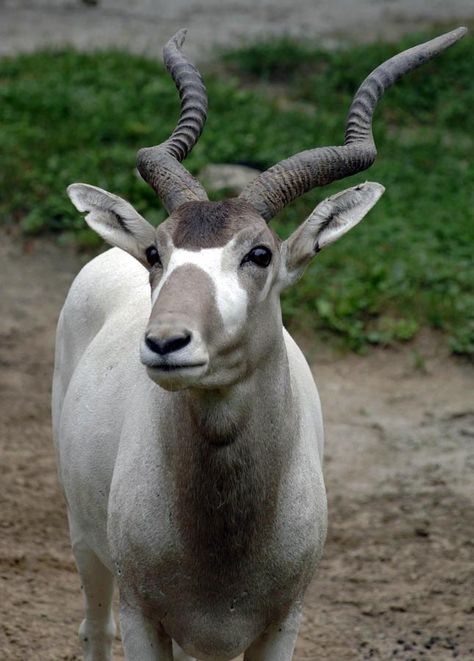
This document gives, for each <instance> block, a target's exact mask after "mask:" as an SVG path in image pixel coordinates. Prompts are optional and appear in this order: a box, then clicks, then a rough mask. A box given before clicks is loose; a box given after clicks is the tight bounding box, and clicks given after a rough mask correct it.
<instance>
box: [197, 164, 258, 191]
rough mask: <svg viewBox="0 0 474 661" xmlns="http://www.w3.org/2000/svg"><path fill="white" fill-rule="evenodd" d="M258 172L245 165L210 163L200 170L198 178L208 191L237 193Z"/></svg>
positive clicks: (256, 175)
mask: <svg viewBox="0 0 474 661" xmlns="http://www.w3.org/2000/svg"><path fill="white" fill-rule="evenodd" d="M259 174H260V170H256V169H255V168H250V167H248V166H247V165H233V164H232V163H211V164H210V165H207V166H206V167H205V168H204V169H203V170H202V171H201V173H200V175H199V179H200V180H201V181H202V182H203V183H204V185H205V186H206V188H207V189H208V190H210V191H221V190H227V191H229V192H230V193H233V194H234V195H238V194H239V193H241V192H242V190H243V189H244V188H245V186H247V184H249V183H250V182H251V181H253V180H254V179H255V178H256V177H258V175H259Z"/></svg>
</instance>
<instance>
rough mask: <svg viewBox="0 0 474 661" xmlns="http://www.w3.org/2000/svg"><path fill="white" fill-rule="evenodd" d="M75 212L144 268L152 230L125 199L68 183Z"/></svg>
mask: <svg viewBox="0 0 474 661" xmlns="http://www.w3.org/2000/svg"><path fill="white" fill-rule="evenodd" d="M67 192H68V195H69V197H70V198H71V201H72V203H73V204H74V206H75V207H76V209H78V211H81V212H84V211H87V212H88V213H87V215H86V217H85V219H86V222H87V224H88V225H89V227H91V228H92V229H93V230H94V231H95V232H97V233H98V234H99V235H100V236H101V237H102V238H103V239H104V240H105V241H107V243H110V244H111V245H113V246H117V247H118V248H122V250H125V251H126V252H128V253H129V254H130V255H133V257H135V258H136V259H138V260H139V261H140V262H141V263H142V264H144V265H145V266H147V267H148V266H149V262H148V260H147V256H146V251H147V249H148V248H150V247H152V246H154V245H155V240H156V235H155V229H154V227H153V226H152V225H151V224H150V223H149V222H148V221H147V220H145V218H143V217H142V216H141V215H140V214H139V213H138V212H137V211H135V209H134V208H133V207H132V205H131V204H129V203H128V202H127V201H126V200H124V199H122V198H121V197H119V196H118V195H114V194H113V193H108V192H107V191H105V190H102V188H97V187H96V186H89V185H88V184H72V185H71V186H69V187H68V189H67Z"/></svg>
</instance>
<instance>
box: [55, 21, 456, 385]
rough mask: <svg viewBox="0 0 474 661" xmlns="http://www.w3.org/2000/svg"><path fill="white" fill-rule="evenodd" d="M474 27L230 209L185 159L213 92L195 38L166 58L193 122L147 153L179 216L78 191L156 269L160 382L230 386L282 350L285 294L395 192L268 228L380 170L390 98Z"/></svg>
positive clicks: (149, 170) (150, 341)
mask: <svg viewBox="0 0 474 661" xmlns="http://www.w3.org/2000/svg"><path fill="white" fill-rule="evenodd" d="M465 32H466V30H465V29H464V28H458V29H457V30H453V31H452V32H449V33H447V34H444V35H441V36H440V37H437V38H436V39H433V40H431V41H428V42H426V43H424V44H421V45H419V46H415V47H414V48H411V49H409V50H407V51H404V52H403V53H400V54H398V55H396V56H395V57H393V58H391V59H390V60H387V61H386V62H384V63H383V64H382V65H380V66H379V67H377V68H376V69H375V70H374V71H373V72H372V73H371V74H370V75H369V76H368V77H367V78H366V79H365V81H364V82H363V83H362V85H361V86H360V88H359V90H358V91H357V92H356V94H355V96H354V99H353V101H352V105H351V107H350V110H349V114H348V117H347V122H346V132H345V141H344V144H343V145H341V146H336V147H321V148H315V149H309V150H307V151H303V152H301V153H299V154H296V155H294V156H292V157H291V158H288V159H286V160H284V161H281V162H280V163H278V164H276V165H274V166H273V167H271V168H270V169H269V170H267V171H266V172H263V173H262V174H261V175H259V176H258V177H257V179H255V180H254V181H253V182H251V183H250V184H249V185H247V186H246V188H245V189H244V190H243V191H242V192H241V194H240V195H239V197H237V198H233V199H227V200H224V201H221V202H209V201H208V198H207V195H206V192H205V190H204V188H203V187H202V186H201V184H200V183H199V182H198V181H197V180H196V179H195V178H194V177H193V176H191V174H190V173H189V172H188V171H187V170H186V169H185V168H184V166H183V165H182V164H181V162H182V161H183V160H184V158H185V157H186V156H187V155H188V154H189V152H190V151H191V149H192V148H193V146H194V145H195V144H196V142H197V140H198V138H199V136H200V134H201V132H202V129H203V126H204V123H205V121H206V116H207V94H206V89H205V87H204V83H203V81H202V78H201V76H200V74H199V72H198V71H197V69H196V68H195V67H194V66H193V65H192V64H191V63H190V62H189V61H188V60H187V58H186V57H185V56H184V55H183V53H182V52H181V47H182V44H183V41H184V37H185V31H184V30H181V31H179V32H178V33H177V34H176V35H175V36H174V37H173V38H172V39H171V40H170V41H169V42H168V43H167V44H166V46H165V48H164V61H165V65H166V67H167V69H168V71H169V72H170V74H171V76H172V77H173V80H174V82H175V84H176V87H177V89H178V92H179V95H180V100H181V115H180V119H179V121H178V124H177V126H176V128H175V130H174V131H173V133H172V135H171V136H170V138H169V139H168V140H167V141H166V142H164V143H162V144H160V145H158V146H155V147H150V148H146V149H141V150H140V151H139V153H138V170H139V172H140V174H141V176H142V177H143V179H145V181H146V182H148V184H150V186H152V187H153V189H154V190H155V191H156V193H157V194H158V196H159V197H160V198H161V200H162V202H163V204H164V206H165V207H166V209H167V211H168V213H169V217H168V218H167V220H166V221H164V222H163V223H162V224H161V225H159V227H158V228H155V227H153V226H152V225H151V224H150V223H149V222H148V221H147V220H145V218H143V217H142V216H141V215H140V214H138V213H137V212H136V211H135V209H134V208H133V207H132V206H131V205H130V204H129V203H128V202H126V201H125V200H123V199H121V198H120V197H117V196H116V195H113V194H111V193H108V192H106V191H104V190H101V189H100V188H96V187H94V186H89V185H87V184H72V185H71V186H69V188H68V193H69V196H70V198H71V200H72V202H73V203H74V205H75V206H76V208H77V209H78V210H79V211H81V212H88V213H87V216H86V221H87V222H88V224H89V225H90V226H91V227H92V228H93V229H94V230H95V231H97V232H98V233H99V234H100V235H101V236H102V237H103V238H104V239H105V240H106V241H108V242H109V243H110V244H112V245H114V246H118V247H119V248H122V249H123V250H125V251H127V252H128V253H130V254H131V255H133V257H135V258H136V259H137V260H138V261H139V262H141V264H143V266H144V267H145V268H146V269H148V271H149V279H150V286H151V314H150V319H149V322H148V326H147V328H146V329H144V333H143V339H142V343H141V347H140V357H141V361H142V363H143V364H144V365H145V366H146V367H147V370H148V374H149V375H150V377H151V378H152V379H153V380H154V381H156V382H157V383H159V384H160V385H161V386H163V387H165V388H168V389H177V388H184V387H189V386H198V387H203V388H215V387H225V386H229V385H231V384H233V383H236V382H237V381H239V380H240V379H242V378H243V376H244V375H245V374H246V373H249V372H251V371H252V370H254V369H256V368H257V367H258V365H259V364H260V363H261V361H264V360H266V359H267V358H268V356H269V354H270V353H271V352H272V351H275V348H276V347H281V344H282V343H281V336H282V324H281V311H280V300H279V297H280V292H281V291H282V289H283V288H284V287H286V286H287V285H290V284H292V283H294V282H295V281H296V280H297V279H298V278H299V277H300V276H301V274H302V273H303V271H304V269H305V267H306V266H307V264H308V263H309V262H310V261H311V260H312V259H313V257H314V256H315V255H316V254H317V253H318V252H319V251H320V250H322V249H323V248H325V247H326V246H328V245H329V244H330V243H332V242H333V241H335V240H336V239H338V238H339V237H340V236H342V235H343V234H345V233H346V232H347V231H348V230H350V229H351V228H352V227H354V226H355V225H357V223H359V222H360V221H361V220H362V219H363V218H364V216H365V215H366V214H367V212H368V211H369V210H370V209H371V208H372V207H373V206H374V205H375V203H376V202H377V200H378V199H379V198H380V196H381V195H382V193H383V191H384V188H383V186H381V185H380V184H377V183H365V184H361V185H359V186H355V187H353V188H349V189H347V190H345V191H343V192H341V193H338V194H337V195H334V196H333V197H329V198H327V199H326V200H324V201H323V202H321V203H320V204H319V205H318V206H317V207H316V209H315V210H314V211H313V212H312V213H311V215H310V216H309V218H307V219H306V220H305V221H304V222H303V224H302V225H300V227H299V228H298V229H297V230H296V231H295V232H294V233H293V234H292V235H291V236H290V237H289V238H288V239H287V240H286V241H283V242H282V241H280V240H279V239H278V237H277V236H276V235H275V233H274V232H273V231H272V230H271V229H270V227H269V225H268V222H269V221H270V220H271V219H272V218H273V217H274V216H275V215H276V214H277V213H278V212H279V211H280V210H281V209H282V208H283V207H284V206H286V205H287V204H288V203H289V202H291V201H292V200H294V199H296V198H297V197H299V196H300V195H303V194H304V193H305V192H307V191H309V190H310V189H312V188H314V187H316V186H324V185H326V184H329V183H330V182H332V181H335V180H337V179H342V178H344V177H347V176H349V175H352V174H355V173H357V172H360V171H362V170H365V169H367V168H368V167H369V166H370V165H372V163H373V162H374V160H375V156H376V148H375V144H374V140H373V136H372V115H373V112H374V109H375V106H376V104H377V102H378V100H379V99H380V98H381V96H382V94H383V93H384V91H385V90H386V89H387V88H388V87H390V86H391V85H392V84H393V83H394V82H395V81H396V80H397V79H398V78H400V77H401V76H402V75H403V74H405V73H407V72H409V71H411V70H413V69H415V68H416V67H418V66H420V65H421V64H423V63H425V62H426V61H428V60H430V59H431V58H433V57H435V56H436V55H438V54H439V53H440V52H442V51H443V50H444V49H446V48H447V47H448V46H450V45H452V44H453V43H454V42H456V41H457V40H458V39H460V38H461V37H462V36H463V35H464V34H465Z"/></svg>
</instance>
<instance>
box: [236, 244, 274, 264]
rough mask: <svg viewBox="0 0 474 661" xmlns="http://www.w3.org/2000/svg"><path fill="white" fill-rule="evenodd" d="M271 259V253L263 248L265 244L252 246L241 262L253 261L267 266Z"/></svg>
mask: <svg viewBox="0 0 474 661" xmlns="http://www.w3.org/2000/svg"><path fill="white" fill-rule="evenodd" d="M271 261H272V253H271V251H270V250H268V248H265V246H257V247H256V248H252V250H251V251H250V252H249V253H247V254H246V255H245V257H244V258H243V260H242V262H241V266H242V264H245V262H253V263H254V264H256V265H257V266H263V267H265V266H268V265H269V264H270V262H271Z"/></svg>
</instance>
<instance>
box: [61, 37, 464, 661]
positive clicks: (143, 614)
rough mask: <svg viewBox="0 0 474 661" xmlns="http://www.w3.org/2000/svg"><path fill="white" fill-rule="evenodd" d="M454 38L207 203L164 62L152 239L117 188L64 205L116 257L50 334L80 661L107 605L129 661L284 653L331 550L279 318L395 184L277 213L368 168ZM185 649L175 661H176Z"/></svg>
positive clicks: (316, 456)
mask: <svg viewBox="0 0 474 661" xmlns="http://www.w3.org/2000/svg"><path fill="white" fill-rule="evenodd" d="M464 32H465V30H464V29H463V28H460V29H458V30H454V31H453V32H450V33H448V34H446V35H443V36H441V37H438V38H437V39H434V40H432V41H429V42H427V43H425V44H422V45H420V46H417V47H415V48H412V49H410V50H408V51H405V52H403V53H401V54H399V55H397V56H396V57H394V58H392V59H391V60H388V61H387V62H385V63H384V64H382V65H381V66H379V67H378V68H377V69H375V71H374V72H373V73H371V74H370V75H369V76H368V78H367V79H366V80H365V82H364V83H363V84H362V86H361V87H360V88H359V91H358V92H357V94H356V95H355V97H354V100H353V103H352V106H351V110H350V112H349V116H348V120H347V126H346V137H345V144H344V146H339V147H324V148H319V149H310V150H308V151H304V152H302V153H300V154H297V155H295V156H293V157H291V158H289V159H287V160H285V161H282V162H281V163H279V164H277V165H275V166H273V167H272V168H270V169H269V170H268V171H266V172H264V173H263V174H261V175H260V176H259V177H258V178H257V179H256V180H255V181H254V182H252V183H251V184H249V185H248V186H247V187H246V188H245V189H244V190H243V192H242V193H241V195H240V196H239V197H238V198H236V199H229V200H225V201H222V202H209V201H207V196H206V193H205V191H204V189H203V188H202V187H201V185H200V184H199V183H198V182H197V181H196V180H195V179H194V178H193V177H192V176H191V175H190V174H189V173H188V172H187V171H186V170H185V168H184V167H183V166H182V165H181V164H180V161H182V160H183V159H184V158H185V156H186V155H187V154H188V153H189V151H190V150H191V149H192V147H193V146H194V144H195V143H196V141H197V139H198V137H199V135H200V133H201V131H202V128H203V125H204V122H205V119H206V114H207V97H206V91H205V87H204V84H203V82H202V80H201V77H200V75H199V73H198V72H197V70H196V69H195V68H194V66H193V65H192V64H190V63H189V61H188V60H187V59H186V58H185V56H184V55H183V54H182V52H181V46H182V42H183V40H184V31H180V32H179V33H178V34H177V35H176V36H175V37H174V38H173V39H171V40H170V41H169V42H168V44H167V45H166V47H165V49H164V57H165V63H166V65H167V67H168V69H169V71H170V73H171V75H172V76H173V79H174V81H175V83H176V86H177V88H178V90H179V93H180V98H181V116H180V119H179V122H178V124H177V127H176V129H175V130H174V132H173V134H172V135H171V137H170V138H169V139H168V140H167V141H166V142H165V143H163V144H162V145H159V146H157V147H151V148H149V149H143V150H141V151H140V152H139V157H138V168H139V171H140V173H141V174H142V176H143V178H144V179H145V180H146V181H147V182H148V183H149V184H150V185H151V186H152V187H153V188H154V189H155V190H156V192H157V193H158V195H159V196H160V198H161V199H162V201H163V203H164V205H165V207H166V208H167V210H168V212H169V214H170V215H169V218H168V219H167V220H166V221H165V222H163V223H162V224H161V225H160V226H159V227H158V228H155V227H152V225H150V223H148V222H147V221H146V220H145V219H144V218H142V217H141V216H140V215H139V214H138V213H137V212H136V211H135V210H134V209H133V207H132V206H131V205H130V204H129V203H128V202H125V201H124V200H123V199H121V198H120V197H117V196H116V195H112V194H111V193H107V192H105V191H103V190H101V189H99V188H95V187H93V186H89V185H86V184H73V185H71V186H70V187H69V189H68V192H69V195H70V197H71V200H72V201H73V203H74V204H75V206H76V207H77V209H78V210H79V211H81V212H87V214H88V215H87V216H86V220H87V222H88V223H89V225H90V226H91V227H92V228H93V229H94V230H96V231H97V232H98V233H99V234H100V235H101V236H102V237H103V238H104V239H105V240H106V241H108V242H109V243H111V244H112V245H114V246H117V247H116V248H114V249H112V250H109V251H107V252H105V253H104V254H102V255H100V256H99V257H97V258H95V259H94V260H92V261H91V262H90V263H89V264H88V265H87V266H85V267H84V269H83V270H82V271H81V272H80V274H79V275H78V276H77V278H76V280H75V282H74V283H73V285H72V287H71V290H70V292H69V295H68V297H67V300H66V303H65V305H64V308H63V310H62V313H61V317H60V320H59V325H58V331H57V348H56V366H55V373H54V385H53V424H54V437H55V441H56V447H57V457H58V464H59V475H60V480H61V484H62V487H63V490H64V493H65V497H66V501H67V509H68V516H69V524H70V532H71V540H72V547H73V551H74V555H75V559H76V562H77V567H78V570H79V573H80V575H81V579H82V584H83V586H84V596H85V619H84V621H83V622H82V624H81V626H80V638H81V640H82V644H83V649H84V654H85V659H87V661H105V660H108V659H111V654H112V651H111V650H112V639H113V637H114V634H115V624H114V619H113V615H112V608H111V600H112V592H113V589H114V583H115V581H117V583H118V586H119V590H120V624H121V634H122V642H123V646H124V650H125V657H126V659H128V660H130V661H171V660H172V659H173V658H175V659H176V658H179V659H194V658H197V659H200V660H202V661H224V660H226V661H228V660H230V659H234V658H235V657H237V656H238V655H239V654H241V653H244V654H245V656H244V658H245V661H289V660H290V659H291V658H292V655H293V649H294V646H295V641H296V638H297V633H298V627H299V621H300V616H301V609H302V602H303V597H304V594H305V590H306V587H307V585H308V583H309V581H310V580H311V577H312V576H313V572H314V570H315V567H316V565H317V563H318V560H319V558H320V557H321V553H322V550H323V545H324V540H325V535H326V494H325V488H324V482H323V475H322V469H321V462H322V453H323V425H322V418H321V409H320V404H319V398H318V392H317V390H316V386H315V384H314V381H313V378H312V376H311V372H310V370H309V367H308V365H307V363H306V361H305V359H304V357H303V355H302V353H301V351H300V350H299V348H298V347H297V345H296V344H295V342H294V341H293V340H292V338H291V337H290V335H289V334H288V333H287V332H286V330H285V329H284V328H283V326H282V319H281V311H280V300H279V299H280V292H281V291H282V290H283V289H284V288H285V287H287V286H288V285H290V284H293V283H294V282H295V281H296V280H298V278H299V277H300V276H301V275H302V273H303V271H304V269H305V267H306V265H307V264H308V263H309V261H310V260H311V259H312V258H313V257H314V255H315V254H316V253H317V252H318V251H319V250H320V249H322V248H325V247H326V246H327V245H329V244H330V243H332V242H333V241H335V240H336V239H338V238H339V237H340V236H342V235H343V234H344V233H345V232H347V231H348V230H349V229H350V228H352V227H354V226H355V225H356V224H357V223H358V222H359V221H360V220H362V218H363V217H364V216H365V214H366V213H367V212H368V211H369V210H370V209H371V208H372V207H373V206H374V204H375V203H376V202H377V200H378V199H379V197H380V196H381V195H382V193H383V190H384V189H383V187H382V186H381V185H379V184H376V183H365V184H362V185H359V186H355V187H354V188H350V189H348V190H345V191H344V192H342V193H339V194H338V195H335V196H333V197H330V198H328V199H326V200H324V201H323V202H322V203H321V204H319V206H317V207H316V209H315V210H314V211H313V213H312V214H311V215H310V217H309V218H308V219H307V220H306V221H305V222H304V223H303V224H302V225H301V226H300V227H299V228H298V229H297V230H296V231H295V232H294V233H293V234H292V235H291V236H290V238H289V239H288V240H286V241H283V242H281V241H280V240H279V239H278V238H277V236H276V235H275V234H274V233H273V232H272V231H271V230H270V229H269V227H268V225H267V222H268V221H269V220H270V219H271V218H272V217H273V216H274V215H275V214H276V213H277V212H278V211H279V210H280V209H282V208H283V207H284V206H285V205H286V204H288V203H289V202H290V201H291V200H293V199H295V198H296V197H298V196H299V195H302V194H303V193H304V192H306V191H308V190H309V189H311V188H313V187H314V186H322V185H324V184H327V183H329V182H331V181H334V180H336V179H340V178H343V177H345V176H348V175H350V174H353V173H355V172H358V171H361V170H363V169H365V168H367V167H369V165H371V164H372V162H373V161H374V159H375V153H376V152H375V145H374V142H373V139H372V132H371V124H372V114H373V111H374V108H375V105H376V103H377V101H378V99H379V98H380V97H381V96H382V94H383V92H384V90H385V89H386V88H387V87H389V86H390V85H391V84H392V83H393V82H394V81H395V80H396V79H397V78H399V77H400V76H401V75H402V74H403V73H405V72H407V71H410V70H412V69H414V68H415V67H417V66H418V65H420V64H422V63H423V62H425V61H427V60H428V59H430V58H432V57H434V56H435V55H437V54H438V53H439V52H441V51H442V50H443V49H445V48H446V47H448V46H449V45H451V44H453V43H454V42H455V41H456V40H457V39H459V38H461V37H462V36H463V34H464ZM173 654H175V656H174V657H173Z"/></svg>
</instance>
